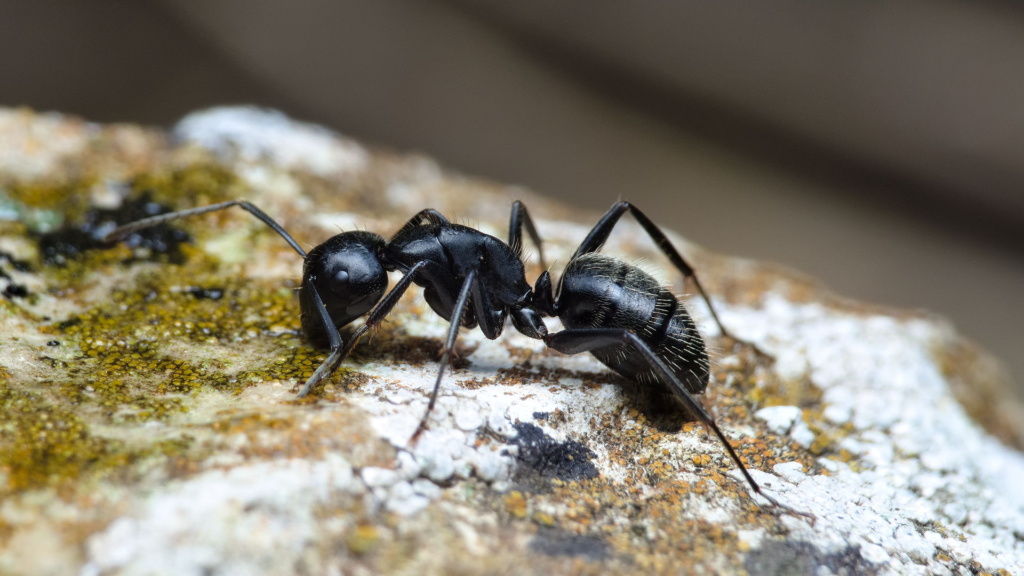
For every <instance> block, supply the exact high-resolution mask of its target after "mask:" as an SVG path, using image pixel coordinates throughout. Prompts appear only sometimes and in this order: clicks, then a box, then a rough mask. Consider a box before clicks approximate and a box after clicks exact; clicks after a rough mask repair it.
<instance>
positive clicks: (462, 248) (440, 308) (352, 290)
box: [104, 200, 813, 519]
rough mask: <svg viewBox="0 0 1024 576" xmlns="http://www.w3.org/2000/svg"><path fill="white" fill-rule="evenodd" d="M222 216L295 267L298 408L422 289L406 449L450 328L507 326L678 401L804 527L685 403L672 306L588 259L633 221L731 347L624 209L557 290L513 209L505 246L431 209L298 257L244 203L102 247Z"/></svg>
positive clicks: (490, 330)
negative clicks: (312, 362) (262, 233)
mask: <svg viewBox="0 0 1024 576" xmlns="http://www.w3.org/2000/svg"><path fill="white" fill-rule="evenodd" d="M232 206H238V207H240V208H242V209H244V210H246V211H248V212H249V213H251V214H253V215H254V216H256V218H258V219H259V220H260V221H262V222H263V223H264V224H266V225H267V226H269V227H270V228H271V229H273V230H274V231H275V232H277V233H278V234H279V235H280V236H281V237H283V238H284V239H285V241H287V242H288V244H289V245H290V246H291V247H292V248H293V249H294V250H295V251H296V252H298V254H299V255H300V256H302V258H303V259H304V264H303V274H302V284H301V287H300V289H299V301H300V307H301V314H302V316H301V321H302V329H303V333H304V334H305V336H306V337H307V338H308V339H309V340H310V342H311V343H313V344H314V345H316V346H319V347H328V348H330V353H329V354H328V356H327V358H326V359H325V360H324V362H323V363H322V364H321V365H320V367H319V368H317V370H316V371H315V372H314V373H313V375H312V376H310V378H309V380H307V381H306V383H305V385H304V386H303V387H302V389H301V390H300V391H299V396H300V397H302V396H305V395H307V394H308V393H309V392H310V391H311V390H312V389H313V388H314V387H315V386H316V385H317V384H318V383H320V381H322V380H323V379H325V378H327V377H328V376H330V375H331V374H332V373H333V372H334V371H335V370H337V368H338V366H340V364H341V362H342V361H343V360H344V359H345V358H346V357H347V356H348V354H349V353H350V352H351V350H352V349H353V348H354V347H355V345H356V343H357V342H358V341H359V339H360V338H361V337H362V336H363V335H364V334H365V333H366V332H367V331H368V330H370V329H373V328H374V327H376V326H377V325H379V324H380V323H381V322H382V321H383V320H384V319H385V317H387V315H388V314H389V313H390V312H391V310H392V309H393V308H394V307H395V305H396V304H397V303H398V301H399V299H400V298H401V296H402V295H403V294H404V293H405V291H406V290H407V289H408V288H409V286H410V285H411V284H412V283H415V284H417V285H419V286H421V287H422V288H423V296H424V298H425V299H426V301H427V303H428V304H429V305H430V307H431V309H433V310H434V312H435V313H437V314H438V315H439V316H441V317H442V318H444V319H445V320H448V321H449V329H448V335H447V338H446V340H445V344H444V347H443V348H442V354H441V361H440V367H439V370H438V374H437V380H436V381H435V383H434V388H433V391H432V392H431V395H430V401H429V403H428V405H427V410H426V413H425V414H424V415H423V418H422V419H421V420H420V423H419V425H418V426H417V428H416V431H415V433H414V434H413V437H412V439H413V440H414V441H415V440H416V438H418V436H419V435H420V433H422V432H423V431H424V430H425V429H426V425H427V420H428V418H429V415H430V412H431V410H432V409H433V407H434V404H435V402H436V400H437V395H438V391H439V389H440V385H441V381H442V379H443V376H444V372H445V369H446V367H447V366H448V364H449V359H450V357H451V354H452V352H453V350H454V348H455V341H456V338H457V336H458V331H459V327H461V326H464V327H466V328H475V327H477V326H479V327H480V330H481V331H482V332H483V334H484V336H486V337H487V338H488V339H492V340H493V339H495V338H497V337H498V336H499V335H501V332H502V330H503V328H504V325H505V319H506V318H507V317H511V319H512V324H513V326H514V327H515V328H516V330H518V331H519V332H521V333H522V334H524V335H526V336H529V337H531V338H536V339H542V340H543V341H544V343H545V344H546V345H547V346H548V347H550V348H552V349H554V350H557V351H559V352H562V353H564V354H579V353H582V352H590V353H592V354H593V355H594V356H595V357H596V358H597V359H598V360H600V361H601V362H602V363H604V364H605V365H606V366H608V367H609V368H611V369H612V370H614V371H616V372H618V373H619V374H620V375H622V376H624V377H625V378H627V379H630V380H633V381H635V382H638V383H640V384H642V385H644V386H649V387H653V388H654V389H656V390H658V391H661V392H667V393H669V394H671V395H672V396H674V397H675V398H677V399H679V400H680V401H681V402H682V404H683V405H684V406H685V407H686V409H687V410H688V411H689V412H690V413H691V414H692V415H694V416H695V417H696V418H697V419H698V420H700V422H701V423H702V424H703V425H704V426H705V427H706V428H708V429H710V430H712V431H713V432H714V434H715V435H716V436H717V437H718V439H719V440H720V441H721V442H722V444H723V445H724V446H725V448H726V451H727V452H728V453H729V456H730V458H731V459H732V460H733V462H734V463H735V464H736V466H737V468H738V469H739V470H740V472H741V473H742V474H743V477H744V479H745V480H746V481H747V484H749V485H750V487H751V488H752V489H753V490H754V491H755V492H756V493H758V494H760V495H761V496H763V497H764V498H766V499H767V500H768V501H770V502H771V503H772V504H773V505H775V506H776V507H778V508H780V509H783V510H786V511H788V512H790V513H794V514H797V515H801V516H805V517H809V518H812V519H813V516H811V515H809V514H807V513H803V512H799V511H795V510H792V509H791V508H789V507H787V506H785V505H782V504H781V503H779V502H778V501H777V500H775V499H774V498H773V497H771V496H769V495H768V494H765V493H764V492H762V490H761V488H760V486H759V485H758V484H757V482H756V481H755V480H754V478H753V477H752V476H751V475H750V473H749V472H748V471H747V469H746V467H745V466H744V465H743V463H742V461H741V460H740V458H739V456H738V455H737V454H736V451H735V450H734V449H733V447H732V445H731V444H730V443H729V441H728V440H727V439H726V437H725V435H724V434H723V433H722V431H721V429H720V428H719V427H718V425H717V424H716V423H715V420H714V418H712V417H711V415H710V414H708V412H707V411H706V410H704V408H703V407H702V406H701V405H700V403H699V402H697V400H696V399H695V398H694V397H693V395H694V394H700V393H702V392H703V391H704V390H705V389H706V388H707V384H708V379H709V374H710V368H709V363H708V357H707V352H706V350H705V347H704V340H703V339H702V338H701V336H700V334H699V332H698V331H697V328H696V326H695V325H694V322H693V320H692V319H691V318H690V315H689V314H688V313H687V311H686V309H685V308H684V306H683V304H682V303H681V302H680V301H679V299H678V298H676V297H675V295H673V294H672V293H671V292H669V291H668V290H667V289H666V288H664V287H663V286H662V285H661V284H659V283H658V282H657V281H656V280H655V279H654V278H652V277H651V276H650V275H649V274H647V273H646V272H644V271H643V270H641V269H640V268H638V267H636V266H634V265H631V264H628V263H625V262H622V261H620V260H617V259H615V258H612V257H609V256H605V255H602V254H600V253H598V250H600V248H601V247H602V246H603V245H604V243H605V241H606V240H607V239H608V236H609V234H610V233H611V231H612V229H613V228H614V226H615V224H616V223H617V222H618V221H619V219H620V218H621V216H622V215H623V214H625V213H626V212H631V213H632V214H633V216H634V218H636V220H637V221H638V222H639V223H640V225H641V226H642V227H643V229H644V230H645V231H646V232H647V234H648V235H649V236H650V237H651V239H652V240H653V241H654V243H655V244H656V245H657V247H658V249H659V250H660V251H661V252H662V253H663V254H665V256H666V257H668V259H669V260H670V261H671V262H672V264H673V266H675V268H676V269H677V270H679V272H681V273H682V274H683V276H684V277H686V278H689V279H691V280H692V281H693V282H694V284H695V286H696V287H697V289H698V291H699V292H700V295H701V297H702V298H703V299H704V300H705V302H706V303H707V306H708V309H709V310H710V311H711V315H712V317H713V318H714V321H715V323H716V324H717V325H718V328H719V330H720V331H721V333H722V335H723V336H726V337H730V338H732V337H731V336H730V334H729V332H728V331H726V330H725V328H724V326H722V323H721V321H720V320H719V318H718V315H717V314H716V313H715V310H714V307H713V306H712V305H711V301H710V299H709V298H708V296H707V294H706V292H705V291H704V288H703V287H702V286H701V284H700V281H699V280H698V279H697V276H696V274H695V273H694V270H693V268H692V267H690V265H689V264H687V263H686V261H685V260H684V259H683V257H682V256H681V255H680V254H679V252H678V251H677V250H676V249H675V247H674V246H673V245H672V243H671V242H670V241H669V239H668V237H667V236H665V234H664V233H663V232H662V231H661V229H660V228H659V227H658V226H657V225H655V224H654V223H653V222H652V221H651V220H650V218H648V217H647V216H646V215H645V214H644V213H643V212H641V211H640V210H639V209H638V208H636V207H635V206H633V205H632V204H630V203H628V202H618V203H616V204H615V205H614V206H612V208H611V209H610V210H609V211H608V212H607V213H606V214H605V215H604V216H603V217H602V218H601V219H600V220H599V221H598V223H597V224H596V225H595V226H594V228H593V229H592V230H591V231H590V233H589V234H588V235H587V237H586V238H585V239H584V240H583V242H582V243H581V244H580V246H579V248H577V249H576V252H575V253H574V254H573V256H572V258H571V259H570V261H569V264H568V265H567V266H566V268H565V270H564V271H563V272H562V275H561V277H560V279H559V282H558V285H557V290H556V289H555V287H554V286H553V284H552V282H551V276H550V273H549V272H548V271H547V270H545V271H544V272H543V273H542V274H541V275H540V277H539V278H538V280H537V282H536V287H535V288H531V287H530V285H529V283H528V282H527V281H526V277H525V271H524V268H523V263H522V231H523V228H524V227H525V228H526V231H527V233H528V234H529V235H530V238H531V240H532V241H533V243H534V244H535V245H536V246H537V247H538V252H539V253H540V254H539V256H540V260H541V266H542V267H543V268H546V266H545V265H544V257H543V251H542V248H541V241H540V238H539V235H538V234H537V230H536V227H535V226H534V223H533V221H532V219H531V218H530V215H529V213H528V212H527V210H526V207H525V206H524V205H523V204H522V203H521V202H519V201H516V202H513V204H512V213H511V217H510V220H509V240H508V243H505V242H502V241H501V240H499V239H497V238H495V237H493V236H491V235H488V234H485V233H483V232H481V231H479V230H476V229H474V228H470V227H467V226H463V225H459V224H453V223H451V222H449V221H448V219H447V218H445V217H444V216H443V215H442V214H441V213H439V212H437V211H436V210H433V209H426V210H422V211H421V212H419V213H418V214H416V215H415V216H413V217H412V218H411V219H410V220H409V221H408V222H406V224H405V225H404V226H403V227H402V228H401V229H399V231H398V232H397V233H396V234H395V235H394V236H393V237H392V238H391V239H390V240H385V239H384V238H383V237H381V236H379V235H377V234H374V233H371V232H363V231H355V232H342V233H339V234H337V235H335V236H333V237H331V238H329V239H328V240H327V241H326V242H324V243H323V244H320V245H319V246H317V247H315V248H314V249H313V250H311V251H310V252H309V253H308V254H307V253H306V251H305V250H303V249H302V248H301V247H300V246H299V245H298V243H297V242H296V241H295V240H294V239H293V238H292V237H291V235H290V234H289V233H288V232H287V231H286V230H285V229H284V228H283V227H281V226H280V225H279V224H278V223H277V222H275V221H274V220H273V219H272V218H270V216H268V215H267V214H266V213H264V212H263V211H262V210H260V209H259V208H257V207H256V206H255V205H253V204H251V203H249V202H247V201H245V200H232V201H228V202H221V203H219V204H212V205H209V206H201V207H198V208H193V209H189V210H182V211H179V212H171V213H167V214H161V215H159V216H154V217H151V218H146V219H143V220H139V221H137V222H133V223H130V224H126V225H124V226H121V227H119V228H117V229H115V230H113V231H111V232H110V233H109V234H107V236H106V237H105V238H104V239H105V240H108V241H113V240H117V239H120V238H123V237H125V236H127V235H129V234H131V233H133V232H136V231H138V230H140V229H143V228H148V227H150V226H156V225H158V224H162V223H165V222H167V221H170V220H174V219H178V218H184V217H187V216H194V215H198V214H205V213H208V212H213V211H217V210H223V209H226V208H230V207H232ZM395 270H398V271H401V272H402V273H403V276H402V278H401V279H400V280H399V281H398V283H397V284H396V285H395V286H394V288H392V289H391V290H390V291H388V290H387V287H388V277H387V272H389V271H395ZM367 312H369V315H368V316H367V319H366V321H365V322H364V323H363V325H362V326H361V327H359V328H358V329H357V330H356V331H355V333H354V334H353V335H352V336H351V337H350V339H349V341H348V343H347V344H344V342H343V341H342V338H341V335H340V333H339V328H341V327H343V326H345V325H347V324H349V323H350V322H352V321H353V320H355V319H357V318H359V317H361V316H363V315H364V314H367ZM554 316H557V317H558V318H559V319H560V320H561V322H562V324H563V326H564V327H565V329H564V330H562V331H560V332H556V333H548V330H547V327H546V326H545V324H544V322H543V320H542V317H554Z"/></svg>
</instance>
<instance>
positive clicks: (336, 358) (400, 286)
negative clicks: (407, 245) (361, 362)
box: [299, 262, 427, 398]
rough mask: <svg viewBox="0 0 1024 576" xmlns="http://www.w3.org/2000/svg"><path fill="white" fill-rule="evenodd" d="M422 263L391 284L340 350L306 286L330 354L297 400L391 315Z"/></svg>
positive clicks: (329, 323) (332, 328)
mask: <svg viewBox="0 0 1024 576" xmlns="http://www.w3.org/2000/svg"><path fill="white" fill-rule="evenodd" d="M426 265H427V263H426V262H417V263H416V264H414V265H413V267H412V268H409V271H408V272H406V273H405V275H404V276H402V279H401V280H399V281H398V283H397V284H395V287H394V288H392V289H391V291H390V292H388V293H387V295H385V296H384V298H382V299H381V301H380V302H378V303H377V305H376V306H375V307H374V308H373V310H371V311H370V315H369V316H367V318H366V322H364V323H363V325H362V326H360V327H359V329H358V330H356V332H355V334H353V335H352V338H350V339H349V341H348V345H347V346H345V348H344V349H342V348H341V344H342V342H341V335H340V334H339V333H338V329H337V328H336V327H335V326H334V322H332V321H331V318H330V316H329V315H328V313H327V308H326V307H325V306H324V303H323V301H322V300H320V294H319V293H318V292H317V291H316V288H315V287H314V286H313V284H312V283H311V284H310V285H309V287H310V289H312V292H313V298H314V301H315V303H316V308H317V310H318V311H319V313H320V318H321V320H322V321H323V323H324V328H325V329H326V330H327V338H328V340H329V342H330V347H331V352H330V354H328V355H327V358H326V359H325V360H324V361H323V363H322V364H320V367H319V368H317V369H316V372H314V373H313V375H312V376H310V377H309V380H307V381H306V384H305V385H304V386H303V387H302V390H300V391H299V398H302V397H304V396H306V395H307V394H309V393H310V391H312V390H313V388H315V387H316V385H317V384H319V383H320V381H321V380H323V379H324V378H327V377H328V376H330V375H331V374H333V373H334V371H335V370H337V369H338V366H341V363H342V362H344V361H345V358H348V355H349V353H351V352H352V349H353V348H355V346H356V343H357V342H359V339H360V338H362V337H363V335H364V334H366V332H367V331H368V330H370V329H371V328H376V327H377V326H378V325H379V324H380V323H381V322H383V321H384V318H386V317H387V315H388V314H390V313H391V310H392V309H393V308H394V307H395V304H397V303H398V301H399V300H400V299H401V298H402V295H403V294H405V291H406V290H407V289H408V288H409V286H410V285H411V284H412V281H413V278H414V276H415V275H416V273H417V272H419V270H420V269H422V268H423V267H424V266H426Z"/></svg>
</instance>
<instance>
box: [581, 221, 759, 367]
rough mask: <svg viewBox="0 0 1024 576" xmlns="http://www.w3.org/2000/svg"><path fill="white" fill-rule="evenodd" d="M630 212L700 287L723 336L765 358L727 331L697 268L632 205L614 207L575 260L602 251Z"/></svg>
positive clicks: (598, 223) (582, 246)
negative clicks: (610, 236)
mask: <svg viewBox="0 0 1024 576" xmlns="http://www.w3.org/2000/svg"><path fill="white" fill-rule="evenodd" d="M626 212H631V213H632V214H633V217H634V218H636V220H637V222H639V223H640V226H642V227H643V229H644V231H646V232H647V235H648V236H649V237H650V238H651V240H653V241H654V244H655V245H656V246H657V247H658V249H659V250H660V251H661V253H662V254H664V255H665V256H666V257H667V258H668V259H669V261H671V262H672V265H673V266H675V267H676V269H677V270H679V272H680V273H682V275H683V277H684V279H685V278H689V279H692V280H693V283H694V285H695V286H696V287H697V291H698V292H700V296H701V298H703V299H704V302H705V303H706V304H707V306H708V310H710V311H711V317H712V318H714V320H715V324H717V325H718V330H719V331H720V332H721V333H722V336H725V337H727V338H730V339H732V340H735V341H737V342H742V343H744V344H747V345H748V346H751V347H752V348H754V350H755V351H757V352H758V353H761V354H764V353H763V352H761V350H760V349H759V348H758V347H757V346H756V345H754V344H753V343H752V342H747V341H746V340H741V339H739V338H736V337H735V336H733V335H732V333H731V332H729V331H728V330H726V329H725V325H723V324H722V321H721V320H720V319H719V318H718V313H717V312H715V307H714V306H713V305H712V304H711V298H709V297H708V294H707V292H705V291H704V286H702V285H701V283H700V279H699V278H697V273H696V272H695V271H694V269H693V267H692V266H690V264H689V263H688V262H687V261H686V260H685V259H684V258H683V257H682V255H681V254H679V251H678V250H676V247H675V246H673V245H672V242H671V241H670V240H669V239H668V236H666V235H665V233H664V232H663V231H662V230H661V228H660V227H659V226H658V225H657V224H655V223H654V222H653V221H652V220H651V219H650V218H648V217H647V215H646V214H644V213H643V212H642V211H641V210H640V209H639V208H637V207H636V206H634V205H633V204H631V203H629V202H616V203H615V205H614V206H612V207H611V209H609V210H608V212H607V213H605V215H604V216H602V217H601V219H600V220H598V222H597V224H595V225H594V227H593V228H592V229H591V230H590V233H589V234H587V237H586V238H584V239H583V242H582V243H581V244H580V246H579V248H577V249H576V252H575V253H574V254H573V255H572V257H573V258H576V257H577V256H580V255H583V254H588V253H590V252H597V251H598V250H600V249H601V247H602V246H603V245H604V243H605V241H607V240H608V235H609V234H611V231H612V228H614V227H615V224H617V223H618V221H619V218H621V217H622V215H623V214H625V213H626Z"/></svg>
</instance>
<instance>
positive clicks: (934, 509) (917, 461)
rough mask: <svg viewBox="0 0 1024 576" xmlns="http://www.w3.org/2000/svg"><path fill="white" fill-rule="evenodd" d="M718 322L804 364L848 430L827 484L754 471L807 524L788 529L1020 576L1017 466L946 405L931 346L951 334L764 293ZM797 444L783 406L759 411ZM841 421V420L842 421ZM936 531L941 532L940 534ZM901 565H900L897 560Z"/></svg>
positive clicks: (794, 422) (908, 569) (782, 472)
mask: <svg viewBox="0 0 1024 576" xmlns="http://www.w3.org/2000/svg"><path fill="white" fill-rule="evenodd" d="M719 310H720V314H721V316H722V321H723V322H725V324H726V325H727V326H730V327H735V330H736V333H737V334H738V335H739V336H740V337H743V338H749V339H751V340H752V341H753V342H755V343H756V344H757V345H758V346H760V347H761V348H762V349H764V350H766V351H768V352H769V353H770V354H773V355H774V356H775V357H776V358H778V359H779V362H780V363H788V364H789V365H792V366H806V367H807V369H808V370H809V371H810V374H809V375H810V378H811V380H812V381H813V382H814V383H815V384H816V385H817V386H819V387H820V388H822V389H823V391H824V398H823V401H824V403H825V404H826V406H828V407H838V409H828V408H826V413H827V416H828V418H829V419H830V420H833V421H834V422H835V423H836V424H844V423H849V424H852V425H853V432H852V433H851V434H850V435H849V437H848V438H846V439H845V440H844V441H843V442H842V448H844V449H846V450H848V451H849V452H851V453H852V454H854V455H855V456H856V457H857V461H858V463H859V465H860V466H859V467H863V468H866V469H863V470H859V471H855V470H854V469H852V468H851V467H850V466H849V465H847V464H845V463H842V462H837V461H833V460H827V459H823V461H822V464H824V465H825V466H826V468H827V469H828V470H830V475H829V476H824V475H813V476H810V475H804V474H795V473H794V470H793V469H791V468H789V467H787V466H783V465H780V466H783V467H782V469H779V466H777V467H776V470H775V472H776V473H777V474H779V476H780V477H775V478H772V477H768V476H766V475H764V474H760V473H758V475H757V476H755V477H758V478H763V481H764V482H765V483H770V484H772V486H773V488H776V489H780V490H783V491H784V492H785V496H786V500H785V501H787V502H790V503H792V505H794V506H798V507H799V508H800V509H801V510H807V511H809V512H811V513H813V514H815V516H817V518H818V520H817V523H816V524H815V525H814V526H813V527H811V526H809V525H806V524H804V523H802V522H795V521H794V522H790V524H791V526H792V528H793V529H794V530H795V534H796V535H797V536H798V537H802V538H806V540H807V541H808V542H813V543H816V544H818V545H822V544H827V543H831V545H833V546H836V547H845V546H848V545H850V544H851V543H852V544H860V545H862V550H871V549H872V548H871V547H872V546H877V547H880V548H881V549H882V550H884V551H885V554H879V555H878V561H879V562H880V563H882V564H885V565H887V566H888V567H889V568H891V569H893V570H899V571H900V572H903V573H922V574H925V573H932V572H933V571H935V570H938V571H942V570H943V569H944V568H943V567H942V566H941V565H940V564H938V563H937V561H936V560H935V559H934V557H935V555H936V554H937V553H938V552H942V553H944V554H945V555H946V556H948V557H949V558H952V559H953V560H954V561H955V562H957V563H969V562H970V561H976V562H978V563H979V564H980V565H982V566H984V567H986V568H988V569H992V570H995V569H999V568H1003V569H1007V570H1010V571H1011V572H1012V573H1019V572H1021V571H1022V570H1024V543H1022V541H1021V539H1020V535H1021V534H1024V491H1022V490H1020V479H1021V478H1024V458H1022V457H1021V454H1020V453H1018V452H1016V451H1014V450H1011V449H1009V448H1007V447H1005V446H1004V445H1002V444H1001V443H999V441H997V440H996V439H994V438H992V437H991V436H989V435H988V434H986V433H985V432H984V431H983V430H982V429H981V427H980V426H978V424H976V423H974V422H973V421H971V420H970V419H969V418H968V417H967V415H966V413H965V412H964V410H963V408H962V407H961V406H960V404H959V403H957V402H956V401H955V399H954V398H953V397H952V395H951V392H950V389H949V385H948V383H947V382H946V381H945V379H944V377H943V376H942V374H941V373H940V371H939V368H938V366H937V361H936V359H935V358H933V356H932V352H931V351H932V350H934V349H936V347H937V345H938V344H939V343H940V342H942V341H944V340H946V339H949V338H951V337H952V336H951V334H950V333H949V330H948V328H947V327H945V326H943V325H941V324H937V323H936V322H934V321H924V320H913V319H912V320H897V319H894V318H889V317H880V316H875V317H863V316H855V315H852V314H844V313H838V312H835V311H832V310H829V309H827V308H825V307H823V306H821V305H818V304H793V303H791V302H788V301H786V300H784V299H782V298H781V297H777V296H769V297H768V298H766V300H765V303H764V307H763V308H762V309H757V310H754V309H740V308H725V307H720V308H719ZM758 415H759V416H760V417H763V418H765V419H766V420H768V422H769V425H770V426H772V427H779V428H786V429H787V430H788V433H789V434H790V436H791V437H792V438H793V439H794V440H797V441H799V442H801V443H803V442H806V439H804V438H800V437H799V436H801V435H803V434H805V432H804V430H805V428H806V426H803V427H801V426H800V425H801V424H802V420H801V419H800V418H797V417H796V416H797V415H796V414H795V413H794V412H793V411H792V410H791V409H789V408H787V407H779V408H772V409H764V410H762V411H761V412H759V413H758ZM844 416H845V421H841V420H842V419H843V417H844ZM940 534H941V535H940ZM901 559H902V560H901Z"/></svg>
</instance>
